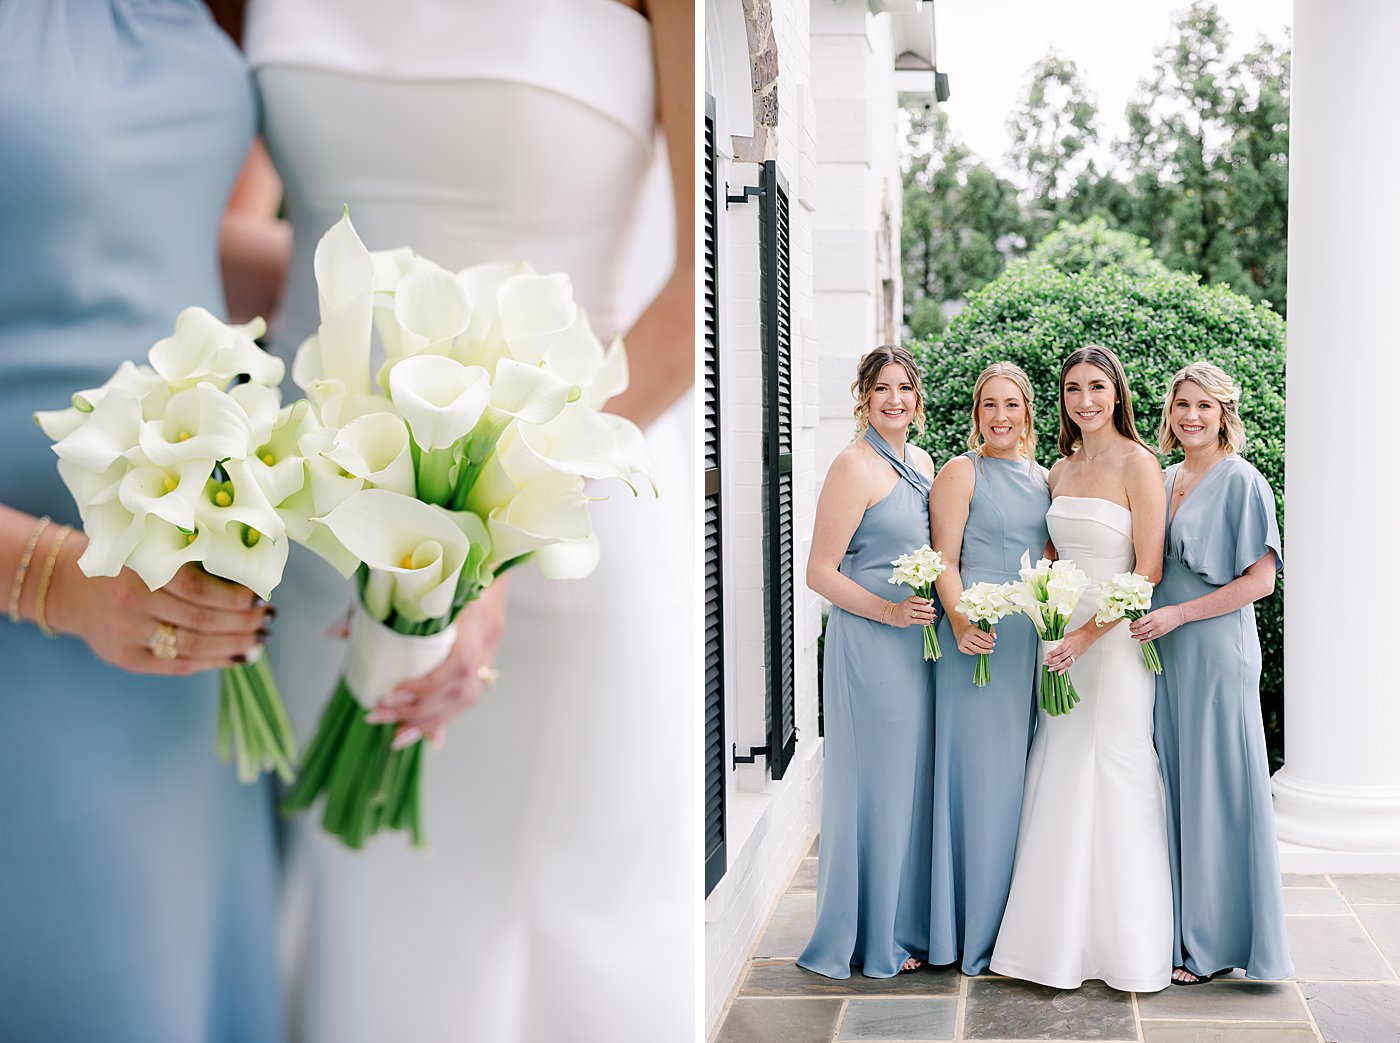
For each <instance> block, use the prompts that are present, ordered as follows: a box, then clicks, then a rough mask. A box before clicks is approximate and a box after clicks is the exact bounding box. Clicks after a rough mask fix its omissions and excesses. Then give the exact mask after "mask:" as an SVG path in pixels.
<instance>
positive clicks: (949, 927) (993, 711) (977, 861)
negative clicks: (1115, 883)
mask: <svg viewBox="0 0 1400 1043" xmlns="http://www.w3.org/2000/svg"><path fill="white" fill-rule="evenodd" d="M967 457H968V459H970V460H971V461H972V465H973V468H974V471H975V480H976V484H975V485H974V487H973V491H972V502H971V503H970V505H969V507H968V515H967V524H966V526H965V527H964V529H963V542H962V548H961V550H960V552H959V567H958V572H959V574H960V576H961V577H962V584H963V587H964V588H966V587H970V586H972V584H974V583H1005V582H1007V581H1009V580H1015V579H1017V578H1019V569H1020V565H1021V555H1022V554H1023V553H1025V552H1026V551H1030V555H1031V560H1032V561H1035V560H1036V559H1037V558H1039V557H1040V556H1041V555H1042V554H1043V553H1044V551H1045V543H1046V540H1047V539H1048V538H1049V532H1048V529H1047V527H1046V523H1045V512H1046V511H1048V510H1049V509H1050V488H1049V485H1048V482H1047V480H1046V476H1045V472H1044V471H1043V470H1042V469H1041V468H1040V467H1039V466H1037V465H1036V464H1035V463H1034V462H1033V461H1032V462H1029V463H1027V462H1024V461H1013V460H1000V459H996V458H983V457H980V456H979V455H978V454H976V453H968V454H967ZM951 611H954V608H953V606H948V612H951ZM948 612H944V613H943V614H942V618H941V619H940V621H939V624H938V641H939V645H940V646H941V647H942V649H943V657H942V658H941V659H939V660H938V664H937V669H936V671H935V672H936V677H937V686H938V687H937V696H936V698H935V700H934V727H933V734H934V745H933V805H932V828H933V851H932V878H931V881H932V890H931V896H930V925H929V953H928V955H929V962H930V963H933V964H948V963H954V962H958V961H961V966H962V969H963V971H964V973H967V974H981V973H983V972H984V971H985V970H986V969H987V964H988V963H990V962H991V958H992V946H993V945H994V944H995V943H996V938H997V930H998V929H999V928H1000V927H1001V915H1002V913H1003V912H1004V911H1005V909H1006V897H1007V894H1008V893H1009V892H1010V889H1011V865H1012V862H1013V860H1014V858H1015V854H1016V829H1017V824H1018V823H1019V822H1020V817H1021V796H1022V793H1023V792H1024V790H1025V781H1026V754H1027V752H1028V751H1029V750H1030V744H1031V736H1032V735H1033V734H1034V732H1035V720H1036V701H1035V677H1036V665H1037V651H1038V649H1039V638H1038V637H1037V636H1036V632H1035V628H1034V627H1032V626H1031V623H1030V620H1028V619H1027V618H1026V617H1025V616H1022V615H1014V616H1008V617H1007V618H1006V619H1003V620H1002V621H1001V622H1000V623H998V624H997V625H996V634H997V643H996V651H995V652H993V653H992V655H991V657H990V659H989V666H990V667H991V674H992V679H991V681H990V682H989V683H988V684H987V685H986V686H985V687H983V688H978V687H977V686H976V685H974V684H973V683H972V674H973V670H974V669H975V667H976V665H977V660H976V657H975V656H969V655H963V654H962V653H961V652H959V651H958V646H957V641H956V640H955V638H954V636H953V627H952V624H951V623H950V622H949V618H950V617H949V616H948Z"/></svg>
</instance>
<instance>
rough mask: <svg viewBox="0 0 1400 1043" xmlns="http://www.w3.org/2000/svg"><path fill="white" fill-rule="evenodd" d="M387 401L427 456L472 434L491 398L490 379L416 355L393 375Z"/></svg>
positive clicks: (478, 371) (435, 358)
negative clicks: (389, 400)
mask: <svg viewBox="0 0 1400 1043" xmlns="http://www.w3.org/2000/svg"><path fill="white" fill-rule="evenodd" d="M389 397H390V399H391V400H392V401H393V403H394V408H395V409H397V410H398V411H399V413H400V414H401V415H402V416H403V418H404V420H405V421H406V422H407V423H408V428H409V431H411V432H412V434H413V440H414V441H415V442H416V443H418V448H420V449H423V450H428V451H431V450H434V449H447V448H449V447H451V446H453V445H455V444H456V443H457V442H458V441H460V440H461V439H463V438H465V437H466V436H467V435H468V434H470V433H471V430H472V428H474V427H475V426H476V424H477V421H478V420H480V419H481V414H482V413H483V412H484V411H485V409H486V403H487V401H488V400H489V399H490V397H491V377H490V375H489V374H488V373H487V372H486V370H484V369H482V368H481V367H480V366H464V365H462V364H461V363H460V362H457V361H456V360H455V359H450V358H445V357H443V356H441V355H416V356H414V357H412V358H407V359H404V360H402V361H401V362H399V363H398V365H396V366H395V367H394V368H393V369H392V370H390V372H389Z"/></svg>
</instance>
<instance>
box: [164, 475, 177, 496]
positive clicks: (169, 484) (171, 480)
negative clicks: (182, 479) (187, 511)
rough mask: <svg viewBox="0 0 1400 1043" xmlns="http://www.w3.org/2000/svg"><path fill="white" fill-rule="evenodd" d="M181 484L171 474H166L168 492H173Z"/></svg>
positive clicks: (166, 489)
mask: <svg viewBox="0 0 1400 1043" xmlns="http://www.w3.org/2000/svg"><path fill="white" fill-rule="evenodd" d="M179 484H180V483H179V482H177V481H176V480H175V479H174V478H171V477H170V475H166V476H165V491H166V492H168V493H173V492H174V491H175V489H176V487H177V486H179Z"/></svg>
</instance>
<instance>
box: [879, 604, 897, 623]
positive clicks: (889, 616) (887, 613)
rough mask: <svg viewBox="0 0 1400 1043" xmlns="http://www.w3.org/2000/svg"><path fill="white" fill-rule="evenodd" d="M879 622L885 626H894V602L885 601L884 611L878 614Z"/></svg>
mask: <svg viewBox="0 0 1400 1043" xmlns="http://www.w3.org/2000/svg"><path fill="white" fill-rule="evenodd" d="M880 622H881V623H884V624H885V626H894V602H893V601H886V602H885V609H884V611H883V612H881V613H880Z"/></svg>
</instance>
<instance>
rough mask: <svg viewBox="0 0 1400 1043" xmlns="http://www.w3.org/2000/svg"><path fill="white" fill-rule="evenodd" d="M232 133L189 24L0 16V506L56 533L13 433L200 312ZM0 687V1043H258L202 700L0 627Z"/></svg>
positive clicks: (183, 13)
mask: <svg viewBox="0 0 1400 1043" xmlns="http://www.w3.org/2000/svg"><path fill="white" fill-rule="evenodd" d="M254 118H255V107H254V98H253V92H252V86H251V83H250V81H249V77H248V73H247V70H246V68H245V67H244V65H243V63H242V60H241V59H240V57H239V56H238V53H237V51H235V49H234V48H233V46H232V45H231V44H230V43H229V41H228V39H227V38H225V37H224V36H223V34H222V33H221V32H219V30H218V29H217V28H216V27H215V26H214V24H213V23H212V21H211V20H210V18H209V15H208V13H207V11H206V10H205V8H204V5H203V4H201V3H198V2H196V0H82V2H78V0H4V2H0V141H3V145H0V242H3V243H4V249H3V250H0V443H3V445H4V446H5V453H4V456H3V461H2V462H0V503H5V504H7V505H9V506H11V507H14V508H16V509H18V510H22V511H26V512H28V513H31V514H35V515H40V514H49V515H51V516H52V517H53V518H54V519H55V520H57V521H61V522H66V523H69V524H73V525H76V524H78V514H77V510H76V508H75V506H74V504H73V502H72V499H71V498H70V497H69V495H68V492H67V490H66V489H65V488H64V487H63V484H62V483H61V482H60V480H59V477H58V472H57V469H56V467H55V462H56V461H55V458H54V455H53V453H52V452H51V451H50V448H49V445H48V441H47V439H46V438H45V437H44V435H43V433H42V432H41V431H40V430H39V429H38V428H37V427H36V426H35V424H34V421H33V420H32V419H31V414H32V413H33V412H34V411H35V410H39V409H57V408H62V407H64V406H66V405H68V403H69V399H70V396H71V395H72V394H73V393H74V392H75V391H78V390H80V389H83V388H90V387H95V386H97V385H100V384H102V383H103V382H105V381H106V379H107V378H108V377H109V376H110V375H111V374H112V371H113V370H115V369H116V367H117V364H118V363H119V362H121V361H122V360H124V359H137V360H139V359H141V358H142V357H143V356H144V354H145V352H146V350H147V349H148V348H149V347H150V346H151V344H152V343H153V342H155V341H156V340H157V339H159V338H161V337H166V336H169V335H170V330H171V327H172V325H173V323H174V320H175V316H176V314H177V313H178V312H179V311H180V309H181V308H183V307H185V306H187V305H192V304H199V305H203V306H205V307H207V308H209V309H211V310H212V311H214V312H215V313H222V312H223V293H222V287H221V282H220V276H219V267H218V235H219V225H220V220H221V217H222V214H223V208H224V204H225V201H226V200H227V198H228V194H229V191H230V189H231V188H232V186H233V183H234V179H235V177H236V176H237V174H238V170H239V166H240V163H241V162H242V159H243V156H244V154H245V152H246V150H247V148H248V144H249V142H250V140H251V139H252V135H253V128H254ZM6 589H8V577H6ZM0 663H3V664H4V668H3V669H4V673H3V677H0V792H3V793H4V794H5V801H4V804H3V807H0V881H3V885H4V886H3V887H0V925H3V927H0V931H3V942H0V1039H6V1040H104V1041H111V1043H243V1041H247V1040H258V1041H259V1043H262V1041H268V1043H276V1041H277V1040H280V1039H282V1038H283V1032H282V1010H281V1000H280V987H279V984H278V980H277V960H276V951H275V944H274V936H275V914H276V897H277V892H276V885H277V877H276V853H275V840H276V819H275V815H274V808H273V804H272V794H271V791H270V788H269V787H268V786H266V785H255V786H240V785H239V784H238V782H237V781H236V779H235V778H234V773H233V771H232V769H231V768H229V767H228V766H226V765H223V764H220V763H219V762H218V760H217V758H216V757H215V755H214V749H213V743H214V732H215V710H216V698H217V678H216V677H215V675H214V674H212V673H206V674H202V675H200V676H197V677H191V678H180V679H176V678H155V677H149V676H138V675H135V674H129V673H124V672H122V671H120V670H117V669H116V668H114V667H111V666H109V665H107V664H106V663H103V662H101V661H100V660H98V659H97V658H96V657H95V656H94V655H93V654H92V652H91V651H89V649H88V647H87V646H86V645H85V644H83V643H82V642H80V641H77V640H76V639H73V638H61V639H59V640H57V641H47V640H45V639H44V638H43V637H42V636H41V635H40V633H39V631H38V630H37V628H35V627H34V626H33V625H31V624H25V625H23V626H11V625H10V624H9V623H8V622H0Z"/></svg>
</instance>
